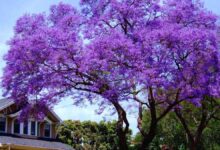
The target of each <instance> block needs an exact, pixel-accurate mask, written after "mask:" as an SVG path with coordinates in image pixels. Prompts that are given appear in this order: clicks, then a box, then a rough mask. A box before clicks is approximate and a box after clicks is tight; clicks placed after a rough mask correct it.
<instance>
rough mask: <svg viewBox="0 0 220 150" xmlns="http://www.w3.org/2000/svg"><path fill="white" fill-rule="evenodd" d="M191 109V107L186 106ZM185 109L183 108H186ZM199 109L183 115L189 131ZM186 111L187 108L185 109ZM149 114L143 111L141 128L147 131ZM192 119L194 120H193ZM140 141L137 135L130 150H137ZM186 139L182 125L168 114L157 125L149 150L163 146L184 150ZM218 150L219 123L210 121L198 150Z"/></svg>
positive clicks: (219, 139) (173, 116) (192, 126)
mask: <svg viewBox="0 0 220 150" xmlns="http://www.w3.org/2000/svg"><path fill="white" fill-rule="evenodd" d="M187 107H192V106H187ZM187 107H185V108H187ZM199 109H200V108H195V107H194V108H193V109H190V110H191V111H190V112H188V113H185V114H184V117H188V118H186V119H187V123H188V124H189V126H190V129H191V130H192V131H193V130H194V129H195V119H196V118H198V117H199V116H200V114H199V111H200V110H199ZM187 110H188V108H187ZM149 115H150V113H149V112H148V111H147V110H145V111H144V112H143V127H144V128H145V129H147V126H149V121H150V120H149V119H150V117H149ZM193 118H194V120H193ZM141 141H142V135H141V134H140V133H137V134H136V136H135V137H134V139H133V141H132V143H134V147H133V149H132V150H139V149H140V144H141ZM188 142H189V141H188V138H187V135H186V133H185V130H184V128H183V126H182V124H181V123H180V122H179V120H178V119H177V117H176V115H175V114H174V112H170V113H169V114H168V115H167V116H166V117H165V118H163V120H162V121H161V122H160V123H159V125H158V128H157V135H156V137H155V138H154V140H153V142H152V143H151V145H150V149H151V150H161V148H162V146H163V145H166V146H168V147H169V148H172V149H174V150H186V149H187V144H188ZM219 149H220V121H219V120H214V119H213V120H211V121H210V122H209V124H208V126H207V128H205V130H204V132H203V135H202V141H201V144H200V150H219Z"/></svg>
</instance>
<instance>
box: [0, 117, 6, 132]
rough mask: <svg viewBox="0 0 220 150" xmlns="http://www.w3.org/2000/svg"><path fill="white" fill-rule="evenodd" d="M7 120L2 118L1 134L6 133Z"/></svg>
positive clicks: (0, 122) (0, 119)
mask: <svg viewBox="0 0 220 150" xmlns="http://www.w3.org/2000/svg"><path fill="white" fill-rule="evenodd" d="M5 124H6V118H4V117H0V132H5Z"/></svg>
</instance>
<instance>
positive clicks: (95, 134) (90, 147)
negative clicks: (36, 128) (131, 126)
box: [58, 120, 131, 150]
mask: <svg viewBox="0 0 220 150" xmlns="http://www.w3.org/2000/svg"><path fill="white" fill-rule="evenodd" d="M116 124H117V121H113V122H104V121H101V122H99V123H96V122H91V121H83V122H80V121H71V120H67V121H64V122H63V124H61V126H59V128H58V137H59V139H61V140H62V141H63V142H64V143H67V144H69V145H71V146H73V148H75V149H76V150H84V149H86V150H97V149H100V150H118V149H119V144H120V143H119V140H118V136H117V134H116ZM128 139H131V131H129V134H128ZM128 145H129V143H128Z"/></svg>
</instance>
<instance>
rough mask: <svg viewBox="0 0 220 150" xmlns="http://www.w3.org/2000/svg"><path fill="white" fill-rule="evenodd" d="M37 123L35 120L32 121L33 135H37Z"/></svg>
mask: <svg viewBox="0 0 220 150" xmlns="http://www.w3.org/2000/svg"><path fill="white" fill-rule="evenodd" d="M35 132H36V124H35V121H31V135H35V134H36V133H35Z"/></svg>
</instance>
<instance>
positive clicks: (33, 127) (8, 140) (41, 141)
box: [0, 99, 73, 150]
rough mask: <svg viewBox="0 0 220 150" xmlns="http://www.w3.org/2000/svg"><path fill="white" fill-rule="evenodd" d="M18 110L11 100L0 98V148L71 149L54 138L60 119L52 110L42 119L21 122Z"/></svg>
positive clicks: (10, 149) (21, 149)
mask: <svg viewBox="0 0 220 150" xmlns="http://www.w3.org/2000/svg"><path fill="white" fill-rule="evenodd" d="M20 112H21V110H20V109H19V108H18V106H17V105H16V104H15V103H14V101H13V100H9V99H1V100H0V150H73V149H72V148H71V147H70V146H69V145H66V144H64V143H61V142H60V141H59V140H58V139H57V138H56V137H57V133H56V127H57V125H59V123H60V122H61V120H60V118H59V117H58V116H57V115H56V114H55V113H54V112H53V111H52V110H49V109H48V110H47V114H46V117H45V119H44V120H43V121H37V120H35V119H33V118H29V119H28V120H27V121H25V122H21V121H19V120H18V119H17V117H18V116H19V114H20Z"/></svg>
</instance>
